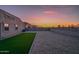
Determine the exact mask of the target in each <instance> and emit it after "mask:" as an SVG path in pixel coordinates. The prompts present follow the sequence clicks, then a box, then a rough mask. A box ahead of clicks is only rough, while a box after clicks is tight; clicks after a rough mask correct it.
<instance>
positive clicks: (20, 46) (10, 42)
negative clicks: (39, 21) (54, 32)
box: [0, 33, 36, 54]
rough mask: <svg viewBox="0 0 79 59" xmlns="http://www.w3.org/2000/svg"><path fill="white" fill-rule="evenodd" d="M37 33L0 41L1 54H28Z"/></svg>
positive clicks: (23, 34)
mask: <svg viewBox="0 0 79 59" xmlns="http://www.w3.org/2000/svg"><path fill="white" fill-rule="evenodd" d="M35 34H36V33H22V34H19V35H16V36H14V37H11V38H7V39H5V40H1V41H0V53H1V54H27V53H28V52H29V50H30V48H31V45H32V43H33V40H34V38H35Z"/></svg>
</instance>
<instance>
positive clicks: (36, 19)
mask: <svg viewBox="0 0 79 59" xmlns="http://www.w3.org/2000/svg"><path fill="white" fill-rule="evenodd" d="M40 14H41V15H33V16H30V17H29V19H28V20H27V22H28V23H30V24H32V25H37V26H41V27H53V26H54V27H56V26H57V25H64V26H68V25H71V24H74V25H76V24H78V23H79V22H76V21H72V20H70V19H73V18H78V16H67V15H63V14H61V13H59V12H57V11H43V12H41V13H40ZM68 19H69V20H68Z"/></svg>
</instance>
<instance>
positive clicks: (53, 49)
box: [29, 31, 79, 54]
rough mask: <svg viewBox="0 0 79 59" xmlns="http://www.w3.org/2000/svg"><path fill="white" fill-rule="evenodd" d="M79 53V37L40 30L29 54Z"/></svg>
mask: <svg viewBox="0 0 79 59" xmlns="http://www.w3.org/2000/svg"><path fill="white" fill-rule="evenodd" d="M63 53H64V54H65V53H69V54H72V53H79V38H76V37H71V36H66V35H62V34H59V33H58V34H57V33H54V32H50V31H38V32H37V35H36V37H35V39H34V42H33V44H32V47H31V49H30V52H29V54H63Z"/></svg>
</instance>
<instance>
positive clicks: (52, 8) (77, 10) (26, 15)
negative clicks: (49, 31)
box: [0, 5, 79, 27]
mask: <svg viewBox="0 0 79 59" xmlns="http://www.w3.org/2000/svg"><path fill="white" fill-rule="evenodd" d="M0 9H3V10H5V11H7V12H9V13H11V14H13V15H15V16H18V17H19V18H21V20H23V21H26V22H28V23H30V24H32V25H37V26H48V27H49V26H50V27H52V26H56V25H58V24H60V25H65V26H66V25H69V24H74V25H75V24H78V23H79V6H76V5H75V6H68V5H67V6H66V5H65V6H64V5H62V6H61V5H59V6H58V5H49V6H44V5H36V6H35V5H34V6H33V5H25V6H24V5H22V6H21V5H17V6H16V5H13V6H5V5H4V6H0Z"/></svg>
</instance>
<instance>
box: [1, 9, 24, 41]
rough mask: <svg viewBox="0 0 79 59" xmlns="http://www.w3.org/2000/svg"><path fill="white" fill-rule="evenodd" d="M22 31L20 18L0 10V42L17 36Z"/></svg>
mask: <svg viewBox="0 0 79 59" xmlns="http://www.w3.org/2000/svg"><path fill="white" fill-rule="evenodd" d="M23 29H24V23H23V22H22V21H21V19H20V18H18V17H16V16H14V15H12V14H10V13H8V12H6V11H4V10H2V9H0V40H2V39H4V38H7V37H11V36H14V35H16V34H19V33H21V32H22V30H23Z"/></svg>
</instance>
